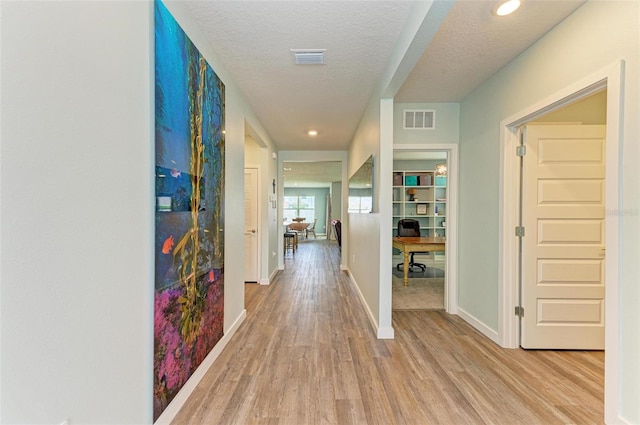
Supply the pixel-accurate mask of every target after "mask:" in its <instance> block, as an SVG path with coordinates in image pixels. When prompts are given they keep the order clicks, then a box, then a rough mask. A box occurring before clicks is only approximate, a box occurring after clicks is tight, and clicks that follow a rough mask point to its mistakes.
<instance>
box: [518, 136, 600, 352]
mask: <svg viewBox="0 0 640 425" xmlns="http://www.w3.org/2000/svg"><path fill="white" fill-rule="evenodd" d="M525 134H526V141H525V145H526V154H525V156H524V158H523V192H522V196H523V199H522V201H523V202H522V208H523V225H524V227H525V236H524V237H523V239H522V284H521V290H522V307H524V316H523V317H522V321H521V340H520V343H521V345H522V347H524V348H546V349H604V293H605V291H604V284H605V282H604V276H605V271H604V265H605V257H604V254H605V253H604V248H605V231H604V229H605V184H604V182H605V181H604V179H605V126H593V125H584V126H582V125H529V126H527V128H526V133H525Z"/></svg>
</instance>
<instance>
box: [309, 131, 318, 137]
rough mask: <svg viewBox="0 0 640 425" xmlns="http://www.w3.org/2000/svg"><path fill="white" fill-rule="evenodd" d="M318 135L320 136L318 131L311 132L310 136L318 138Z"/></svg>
mask: <svg viewBox="0 0 640 425" xmlns="http://www.w3.org/2000/svg"><path fill="white" fill-rule="evenodd" d="M317 135H318V131H317V130H309V136H317Z"/></svg>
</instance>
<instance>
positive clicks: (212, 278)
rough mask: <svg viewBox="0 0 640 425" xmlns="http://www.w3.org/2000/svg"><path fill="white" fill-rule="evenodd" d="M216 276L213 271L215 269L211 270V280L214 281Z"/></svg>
mask: <svg viewBox="0 0 640 425" xmlns="http://www.w3.org/2000/svg"><path fill="white" fill-rule="evenodd" d="M215 277H216V275H215V274H214V273H213V270H209V282H213V281H214V280H215Z"/></svg>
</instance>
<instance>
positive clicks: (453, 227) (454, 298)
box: [393, 143, 458, 314]
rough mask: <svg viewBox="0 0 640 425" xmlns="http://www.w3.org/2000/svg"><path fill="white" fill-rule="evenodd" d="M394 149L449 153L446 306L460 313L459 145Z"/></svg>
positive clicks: (449, 144) (398, 146)
mask: <svg viewBox="0 0 640 425" xmlns="http://www.w3.org/2000/svg"><path fill="white" fill-rule="evenodd" d="M393 151H394V152H395V151H421V152H435V151H437V152H446V153H447V167H448V168H447V186H448V187H447V190H448V192H449V193H448V194H447V243H446V245H445V264H446V265H445V274H444V275H445V285H444V308H445V311H446V312H447V313H450V314H458V273H457V272H458V145H457V144H454V143H438V144H428V145H418V144H394V145H393Z"/></svg>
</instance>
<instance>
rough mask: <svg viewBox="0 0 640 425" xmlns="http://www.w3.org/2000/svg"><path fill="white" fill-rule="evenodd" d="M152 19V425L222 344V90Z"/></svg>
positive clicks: (159, 11)
mask: <svg viewBox="0 0 640 425" xmlns="http://www.w3.org/2000/svg"><path fill="white" fill-rule="evenodd" d="M154 4H155V7H154V10H155V12H154V15H155V149H156V167H155V173H156V176H155V177H156V178H155V181H156V184H155V186H156V206H155V292H154V295H155V306H154V363H153V369H154V370H153V372H154V383H153V387H154V391H153V420H154V421H155V420H156V419H157V418H158V417H159V416H160V415H161V414H162V412H163V411H164V410H165V408H166V407H167V405H168V404H169V403H170V402H171V400H172V399H173V398H174V397H175V395H176V394H177V393H178V391H179V390H180V389H181V388H182V386H183V385H184V384H185V382H186V381H187V379H189V377H190V376H191V375H192V374H193V372H194V371H195V370H196V368H197V367H198V366H199V365H200V364H201V363H202V361H203V360H204V358H205V357H206V356H207V354H209V352H210V351H211V349H212V348H213V347H214V346H215V345H216V343H217V342H218V341H219V340H220V339H221V338H222V335H223V319H224V317H223V313H224V235H223V232H222V229H223V228H224V222H223V216H224V215H223V212H224V148H225V145H224V105H225V89H224V84H223V83H222V81H220V79H219V78H218V76H217V75H216V74H215V73H214V72H213V69H211V67H210V66H209V64H208V63H207V62H206V61H205V59H204V58H203V57H202V55H201V54H200V52H199V51H198V49H197V48H196V47H195V46H194V45H193V43H192V42H191V40H190V39H189V38H188V37H187V35H186V34H185V33H184V31H183V30H182V28H180V26H179V25H178V23H177V22H176V20H175V19H174V18H173V16H171V14H170V13H169V11H168V10H167V9H166V7H165V5H164V4H162V2H160V1H159V0H156V1H155V2H154Z"/></svg>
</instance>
